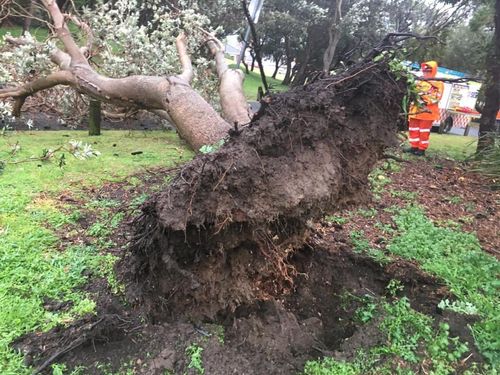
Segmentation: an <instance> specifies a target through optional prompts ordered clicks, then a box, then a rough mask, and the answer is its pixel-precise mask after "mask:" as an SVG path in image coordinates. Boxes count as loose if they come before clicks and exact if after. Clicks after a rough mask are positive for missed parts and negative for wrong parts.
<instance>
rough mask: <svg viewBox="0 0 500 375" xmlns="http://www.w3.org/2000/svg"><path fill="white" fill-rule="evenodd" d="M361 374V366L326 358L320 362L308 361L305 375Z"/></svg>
mask: <svg viewBox="0 0 500 375" xmlns="http://www.w3.org/2000/svg"><path fill="white" fill-rule="evenodd" d="M357 374H361V369H360V366H359V365H357V364H353V363H347V362H343V361H336V360H334V359H333V358H324V359H323V360H320V361H308V362H306V365H305V368H304V375H357Z"/></svg>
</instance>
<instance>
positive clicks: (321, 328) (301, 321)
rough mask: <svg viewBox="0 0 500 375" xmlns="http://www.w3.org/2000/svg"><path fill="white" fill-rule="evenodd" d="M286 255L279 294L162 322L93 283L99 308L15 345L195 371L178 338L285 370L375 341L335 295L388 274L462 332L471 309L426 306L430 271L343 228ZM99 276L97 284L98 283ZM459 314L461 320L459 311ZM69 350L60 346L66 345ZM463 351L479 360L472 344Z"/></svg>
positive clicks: (374, 286) (82, 360)
mask: <svg viewBox="0 0 500 375" xmlns="http://www.w3.org/2000/svg"><path fill="white" fill-rule="evenodd" d="M290 262H291V264H292V265H293V266H294V267H296V269H297V272H298V276H297V277H296V279H295V280H294V285H295V288H294V289H293V290H292V291H291V292H290V294H288V295H281V296H276V298H273V299H268V300H261V301H257V302H254V303H252V304H242V305H240V306H239V307H238V308H237V309H236V310H235V312H234V313H229V314H227V315H220V316H219V317H218V318H217V319H215V320H213V321H210V322H207V321H205V322H193V321H191V322H190V321H189V320H186V319H182V318H180V317H178V318H177V319H173V320H172V321H170V322H161V323H157V324H154V323H144V321H143V320H142V319H141V316H140V315H139V314H138V311H139V310H137V309H136V310H134V309H131V308H130V307H128V308H125V307H124V306H123V305H122V304H121V303H120V301H119V300H118V299H117V298H116V297H110V296H109V295H107V293H105V292H103V291H104V290H105V285H104V284H100V283H97V284H95V286H94V288H96V289H97V290H99V291H100V293H101V299H100V300H99V301H98V305H99V306H100V310H99V312H98V314H97V316H93V317H88V318H87V319H84V320H82V321H79V322H76V323H75V324H73V325H72V326H70V327H67V328H57V329H54V330H52V331H50V332H49V333H47V334H44V335H39V334H32V335H29V336H27V337H25V338H23V339H22V340H21V341H20V342H19V343H18V344H17V348H19V349H20V350H22V351H23V352H24V353H25V354H27V359H28V361H29V362H30V363H31V364H36V365H37V366H40V365H41V364H43V362H44V361H45V360H46V359H47V358H51V357H53V356H54V354H55V353H56V354H57V353H60V354H61V355H60V358H59V359H60V360H62V361H64V363H65V364H66V365H67V366H68V367H69V368H76V367H78V366H85V372H84V373H86V374H87V373H88V374H105V373H106V371H108V372H109V371H118V370H122V371H124V369H134V371H135V373H137V374H152V375H153V374H158V375H160V374H164V373H165V371H166V370H169V371H172V372H173V373H186V371H187V373H188V374H194V373H196V372H194V371H192V370H188V366H189V363H190V360H189V356H188V355H187V354H186V348H187V347H189V346H190V345H192V344H196V345H198V346H200V347H202V348H203V354H202V357H203V367H204V369H205V373H207V374H220V375H223V374H232V373H237V374H256V375H257V374H292V373H299V372H300V371H302V369H303V367H304V364H305V362H306V361H308V360H311V359H317V358H320V357H323V356H333V357H334V358H337V359H351V358H353V357H354V356H355V355H356V353H357V351H358V350H359V349H360V348H368V347H370V346H372V345H376V344H377V343H382V342H383V340H384V337H383V335H382V333H381V332H380V331H379V329H378V328H377V320H374V321H373V322H372V323H370V324H366V325H363V324H361V323H360V322H359V321H357V320H356V319H355V311H356V309H358V308H359V307H360V303H359V302H356V301H355V300H351V301H350V302H349V303H347V304H346V303H345V300H344V299H343V297H342V296H343V295H345V294H346V293H348V294H350V295H355V296H364V295H366V294H369V295H371V296H373V298H382V297H386V298H389V296H387V292H386V287H387V285H388V283H389V282H390V281H391V280H393V279H397V280H400V281H401V283H402V285H403V286H404V290H402V291H401V292H400V293H401V295H406V296H408V298H409V299H410V302H411V305H412V307H413V308H415V309H417V310H418V311H421V312H425V313H427V314H429V315H431V316H433V317H434V318H435V319H436V324H438V322H444V321H446V322H448V324H450V327H451V333H452V334H454V335H455V334H456V335H458V336H459V337H460V338H461V339H462V340H464V341H467V342H469V346H470V347H471V348H472V349H473V348H474V345H473V338H472V337H471V335H470V333H469V331H468V330H467V329H464V327H466V324H467V323H471V321H466V320H467V319H470V318H464V317H462V316H458V315H449V314H444V315H443V314H442V313H441V312H440V311H438V310H436V308H435V306H436V304H437V303H438V302H439V300H441V299H443V298H446V297H447V296H449V291H448V290H447V289H446V288H445V287H443V286H442V285H441V284H440V283H439V282H438V281H437V280H436V279H434V278H432V277H429V276H428V275H426V274H424V273H423V272H422V271H420V270H419V269H418V267H417V266H416V265H415V264H413V263H411V262H405V261H399V262H398V263H393V264H391V265H389V266H387V267H382V266H380V265H379V264H377V263H375V262H374V261H373V260H372V259H370V258H367V257H366V256H364V255H360V254H356V253H354V252H352V251H351V250H350V249H349V247H348V246H347V244H346V243H344V240H343V239H342V238H329V237H320V236H319V235H314V236H313V238H312V240H311V242H310V243H309V245H308V246H307V247H306V248H304V249H301V250H300V251H298V252H296V254H295V255H294V256H293V258H292V259H290ZM99 285H100V286H99ZM464 319H465V320H464ZM69 348H71V350H67V351H66V350H65V349H69ZM471 360H474V361H481V357H480V356H479V355H478V354H477V352H475V351H474V349H473V358H472V359H471Z"/></svg>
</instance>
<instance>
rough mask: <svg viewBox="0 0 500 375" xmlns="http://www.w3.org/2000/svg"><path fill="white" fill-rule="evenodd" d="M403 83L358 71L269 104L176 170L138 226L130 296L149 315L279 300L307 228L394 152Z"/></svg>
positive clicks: (358, 190) (207, 313)
mask: <svg viewBox="0 0 500 375" xmlns="http://www.w3.org/2000/svg"><path fill="white" fill-rule="evenodd" d="M403 95H404V83H403V82H401V81H396V80H395V79H394V77H392V75H391V73H389V72H388V70H387V67H386V65H385V64H384V63H379V64H376V63H364V64H361V65H359V66H356V67H354V68H352V69H350V70H349V71H347V72H345V73H344V74H342V75H339V76H337V77H329V78H325V79H319V80H317V81H316V82H314V83H312V84H310V85H308V86H305V87H301V88H297V89H295V90H293V91H291V92H288V93H285V94H281V95H276V96H273V97H271V98H270V103H269V104H268V105H267V106H266V107H265V109H264V110H263V112H262V113H261V114H260V115H259V118H258V119H255V120H254V121H253V122H252V123H251V124H250V125H249V126H248V127H245V128H244V129H243V130H241V131H237V132H233V134H232V136H231V138H230V139H229V140H228V141H227V142H226V144H225V145H224V146H223V147H222V148H221V149H220V150H219V151H217V152H215V153H213V154H209V155H204V156H199V157H197V158H196V159H195V160H193V161H192V162H191V163H189V164H188V165H186V166H185V168H183V170H182V171H181V172H180V173H179V174H178V175H177V177H176V178H175V179H174V181H173V182H172V183H171V184H170V185H169V186H167V187H166V188H165V190H164V191H163V192H161V193H159V194H158V195H157V196H155V197H153V198H152V199H151V200H150V201H149V202H147V203H146V204H145V205H144V207H143V214H142V216H141V217H139V218H138V219H137V220H136V229H137V231H136V237H135V241H134V244H133V246H132V254H133V256H132V258H131V262H132V265H133V266H132V267H131V268H130V269H131V271H130V272H132V274H133V277H134V278H135V280H136V287H137V288H136V289H135V290H134V293H132V294H133V295H134V296H135V297H136V298H138V300H139V301H141V303H143V304H144V305H145V306H146V307H147V309H148V310H149V312H150V313H152V315H153V316H156V317H158V318H159V319H168V318H169V316H178V315H179V314H180V315H187V316H189V317H194V318H206V317H209V318H210V317H214V316H216V315H217V314H218V313H224V312H225V311H231V310H234V309H235V308H236V307H237V306H239V305H240V304H242V303H249V302H252V301H253V300H255V299H256V298H268V297H270V296H275V295H277V294H279V293H286V291H287V290H288V289H289V288H291V287H292V285H291V280H292V277H291V276H292V275H293V274H294V272H295V270H294V269H293V268H292V267H291V266H290V264H289V261H288V260H289V258H290V256H291V255H292V254H293V253H294V251H295V249H297V248H298V247H300V246H302V245H303V243H304V240H305V239H306V237H307V235H308V225H309V223H310V220H315V219H318V218H320V217H322V216H323V215H324V214H325V213H326V212H331V211H334V210H336V209H338V208H339V207H341V206H344V205H347V204H351V203H356V202H359V201H363V200H364V198H366V197H367V185H368V183H367V176H368V174H369V172H370V170H371V169H372V167H373V165H374V163H375V162H376V161H377V159H378V158H380V157H381V156H382V154H383V151H384V149H385V148H386V147H387V146H390V145H392V144H394V142H395V130H396V127H397V124H396V123H397V118H398V114H399V112H400V103H401V99H402V96H403Z"/></svg>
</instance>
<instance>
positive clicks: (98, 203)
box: [87, 198, 120, 208]
mask: <svg viewBox="0 0 500 375" xmlns="http://www.w3.org/2000/svg"><path fill="white" fill-rule="evenodd" d="M119 205H120V202H118V201H117V200H114V199H105V198H102V199H96V200H93V201H90V203H88V204H87V207H89V208H113V207H118V206H119Z"/></svg>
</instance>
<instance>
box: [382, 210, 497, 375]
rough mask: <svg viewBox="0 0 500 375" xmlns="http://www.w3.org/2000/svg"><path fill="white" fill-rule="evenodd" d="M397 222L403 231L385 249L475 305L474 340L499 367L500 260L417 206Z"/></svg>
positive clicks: (403, 212) (401, 214)
mask: <svg viewBox="0 0 500 375" xmlns="http://www.w3.org/2000/svg"><path fill="white" fill-rule="evenodd" d="M394 220H395V222H396V224H397V226H398V230H399V231H400V235H399V236H397V237H396V238H395V239H394V240H393V241H392V243H390V244H389V246H388V248H387V249H388V250H389V251H390V252H391V253H394V254H396V255H399V256H402V257H405V258H409V259H414V260H417V261H418V262H419V263H420V264H421V267H422V269H424V270H425V271H427V272H429V273H431V274H434V275H436V276H438V277H440V278H441V279H443V280H444V281H445V282H446V283H447V284H448V286H449V287H450V289H451V291H452V293H453V294H454V295H455V296H456V297H457V298H458V300H459V301H461V302H462V303H469V304H471V305H473V306H475V307H476V308H477V310H478V311H479V313H480V316H481V321H480V322H479V323H476V324H474V325H473V326H472V332H473V334H474V338H475V340H476V344H477V346H478V347H479V350H480V351H481V353H482V354H483V355H484V356H485V357H486V358H487V359H488V360H489V362H490V363H491V364H492V365H494V366H499V365H500V314H499V312H498V306H500V295H499V293H498V290H499V286H500V282H499V280H498V277H499V275H500V264H499V262H498V261H497V260H496V259H495V258H494V257H492V256H490V255H488V254H486V253H485V252H484V251H483V250H482V249H481V247H480V245H479V242H478V240H477V237H476V236H475V235H474V234H469V233H462V232H458V231H454V230H451V229H449V228H441V227H438V226H436V225H435V224H434V223H433V222H432V221H431V220H429V219H427V218H426V217H425V215H424V213H423V211H422V210H421V209H420V208H419V207H413V206H410V207H409V208H407V209H402V210H401V211H400V213H399V214H398V215H396V216H395V218H394Z"/></svg>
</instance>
